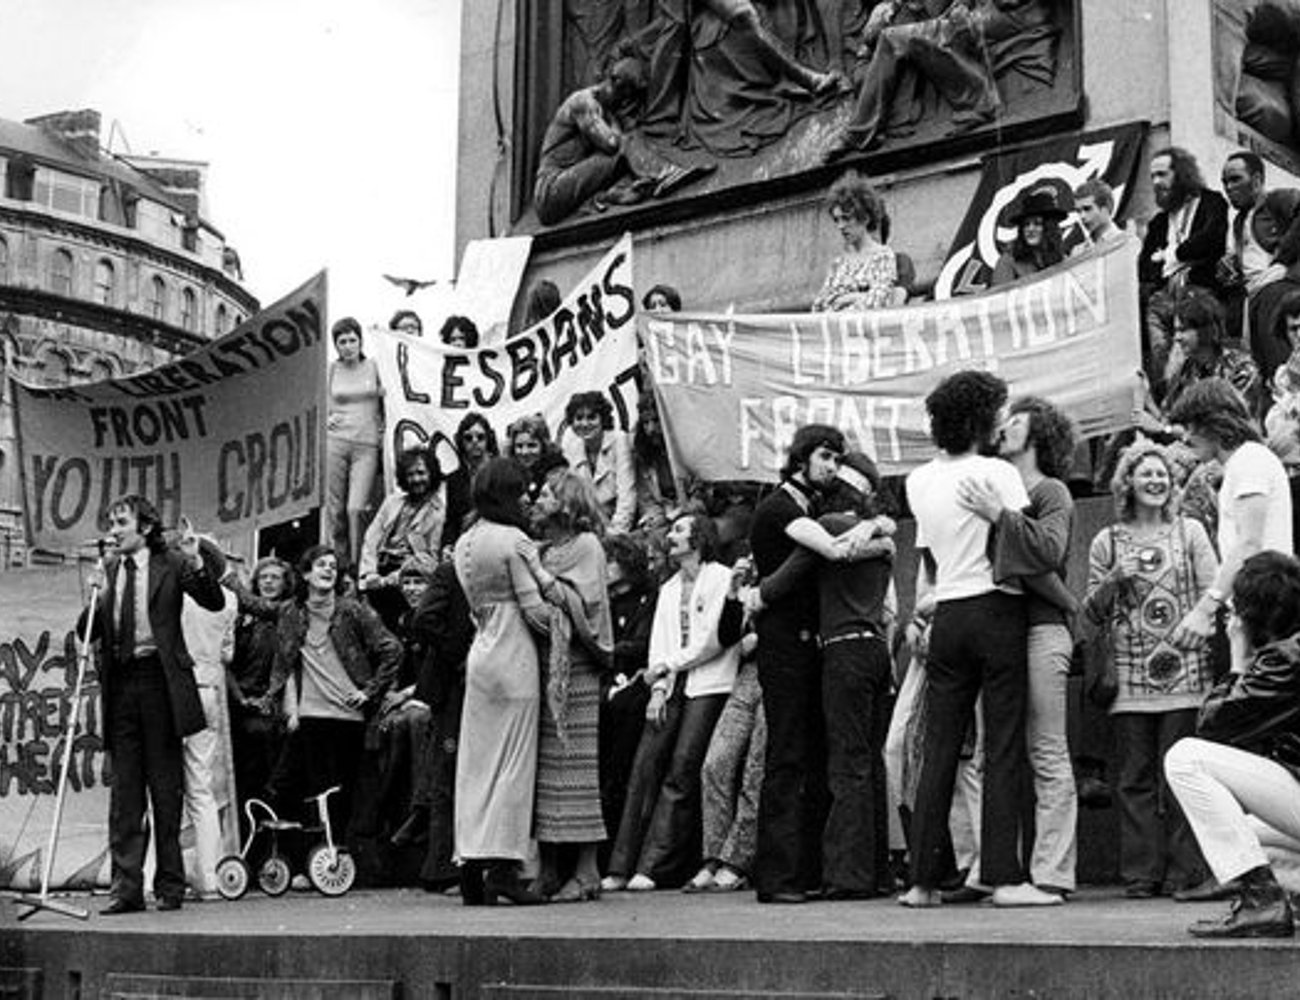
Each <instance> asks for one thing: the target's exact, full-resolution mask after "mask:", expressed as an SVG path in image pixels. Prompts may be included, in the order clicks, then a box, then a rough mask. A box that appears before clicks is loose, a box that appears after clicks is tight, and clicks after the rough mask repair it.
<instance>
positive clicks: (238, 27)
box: [0, 0, 461, 321]
mask: <svg viewBox="0 0 1300 1000" xmlns="http://www.w3.org/2000/svg"><path fill="white" fill-rule="evenodd" d="M0 7H3V15H0V22H2V23H3V29H2V30H3V58H0V95H2V96H0V117H4V118H9V119H13V120H22V119H24V118H30V117H33V116H35V115H40V114H46V113H49V112H53V111H62V110H71V109H74V108H83V107H85V108H94V109H96V110H98V111H99V112H100V113H101V115H102V116H103V131H102V133H101V137H100V138H101V142H102V143H105V144H107V143H108V142H109V138H110V129H111V127H112V123H113V122H114V121H116V122H117V123H118V126H119V130H118V132H117V133H116V135H114V136H113V139H112V142H113V147H112V148H113V150H114V151H115V152H127V151H130V152H132V153H135V154H150V153H154V152H157V153H158V154H160V155H163V156H171V157H177V158H183V159H194V160H205V161H207V162H208V164H209V172H208V188H207V194H208V215H209V221H210V222H212V223H213V224H214V225H215V226H216V227H217V228H218V229H219V230H221V232H222V233H223V234H224V235H225V237H226V239H227V241H228V242H229V243H230V244H231V245H232V246H234V247H235V248H236V249H237V250H238V251H239V253H240V256H241V258H242V259H243V264H244V276H245V279H246V282H247V284H248V286H249V289H250V290H251V291H252V292H253V294H255V295H257V296H258V297H259V298H260V299H262V301H263V302H264V303H270V302H271V301H273V300H274V299H276V298H278V297H279V296H280V295H282V294H284V293H286V292H288V291H290V290H291V289H292V288H294V287H295V286H296V285H297V284H299V283H300V282H302V281H303V280H305V279H306V278H308V277H310V276H311V275H312V274H314V273H315V272H316V271H317V270H319V269H320V268H321V267H326V266H327V267H329V269H330V281H331V296H330V297H331V311H332V313H333V314H334V315H336V316H337V315H338V314H340V313H341V312H351V313H354V314H356V315H358V317H361V318H363V319H365V320H367V321H369V320H374V319H379V318H385V319H386V317H387V313H388V312H389V311H390V310H391V308H392V306H393V305H395V304H396V297H397V296H398V295H400V293H396V292H394V290H393V289H392V288H391V287H389V286H387V285H386V283H385V282H383V281H382V279H381V278H380V275H381V274H382V273H384V272H388V273H392V274H399V275H403V276H411V277H419V278H432V277H448V276H450V275H451V274H452V270H453V260H452V255H453V239H454V235H453V222H454V212H455V192H454V184H455V156H456V93H457V76H458V72H459V66H458V63H459V56H458V53H459V42H460V7H461V0H364V2H363V0H0ZM128 144H129V145H128Z"/></svg>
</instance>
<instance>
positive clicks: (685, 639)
mask: <svg viewBox="0 0 1300 1000" xmlns="http://www.w3.org/2000/svg"><path fill="white" fill-rule="evenodd" d="M717 549H718V534H717V529H716V528H715V527H714V525H713V521H712V520H711V519H710V518H709V517H708V516H707V515H706V514H683V515H681V516H680V517H678V518H677V519H676V520H675V521H673V523H672V526H671V527H670V528H669V530H668V554H669V558H671V559H672V560H673V561H674V562H676V564H677V567H678V569H677V572H676V573H675V574H673V576H672V577H670V578H669V580H668V581H667V582H666V583H665V584H664V585H663V586H662V587H661V588H660V589H659V599H658V602H657V603H656V605H655V617H654V626H653V628H652V631H651V633H650V656H649V667H648V669H647V671H646V674H645V678H646V683H648V684H650V685H651V695H650V702H649V704H648V705H647V707H646V722H647V725H646V728H645V731H644V732H643V733H642V735H641V743H640V746H638V747H637V753H636V759H635V761H634V763H633V765H632V782H631V786H630V787H629V788H628V795H627V801H626V802H625V804H624V807H623V815H622V818H621V820H620V822H619V827H618V838H617V839H616V840H615V842H614V850H613V853H612V854H611V855H610V861H609V874H608V876H607V877H606V879H605V881H604V883H603V888H605V889H606V890H610V891H615V890H619V889H624V888H627V889H632V890H649V889H655V888H658V887H660V886H678V885H681V884H682V883H684V882H685V881H686V880H687V879H688V878H690V876H691V875H692V874H693V873H694V872H695V870H696V869H697V868H698V867H699V862H700V837H701V822H700V767H701V766H702V764H703V763H704V755H705V753H706V752H707V751H708V749H709V738H710V737H711V736H712V735H713V727H714V725H715V724H716V723H717V721H718V716H719V715H720V714H721V713H722V709H723V706H725V705H726V703H727V696H728V695H729V694H730V693H731V688H732V685H733V684H734V683H735V680H736V668H737V665H738V663H739V658H740V656H739V647H738V646H728V647H726V648H723V647H722V646H721V645H720V644H719V642H718V618H719V617H720V616H721V614H722V607H723V602H724V601H725V600H726V597H727V591H728V588H729V587H730V584H731V570H729V569H728V568H727V567H726V566H725V565H723V564H722V563H720V562H717V554H716V553H717ZM629 876H630V878H629Z"/></svg>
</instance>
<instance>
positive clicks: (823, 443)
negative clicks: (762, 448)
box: [749, 424, 875, 903]
mask: <svg viewBox="0 0 1300 1000" xmlns="http://www.w3.org/2000/svg"><path fill="white" fill-rule="evenodd" d="M843 454H844V435H843V434H841V433H840V432H839V431H838V430H836V429H835V428H834V427H830V426H827V425H826V424H808V425H807V426H804V427H800V428H799V429H798V430H797V431H795V434H794V440H793V441H792V442H791V444H790V451H789V454H788V455H787V458H786V464H785V468H783V469H782V470H781V476H782V478H781V485H780V486H779V487H777V489H776V490H775V491H773V492H772V493H771V494H769V495H768V496H767V497H765V498H764V499H763V500H762V501H761V502H760V503H759V505H758V507H757V508H756V509H755V511H754V520H753V523H752V526H751V528H750V534H749V541H750V549H751V552H752V554H753V557H754V565H755V568H756V569H757V570H758V573H759V575H760V577H766V576H770V575H771V574H772V573H775V572H776V571H777V569H779V568H780V567H781V565H782V563H784V562H785V560H786V557H787V556H789V555H790V554H791V553H792V552H793V551H794V549H795V547H796V546H798V545H803V546H805V547H807V548H810V549H812V550H813V551H814V552H816V553H817V554H818V555H820V556H822V557H823V558H825V559H829V560H834V561H840V560H844V559H852V558H856V557H858V556H860V555H862V554H863V549H864V548H865V543H866V542H867V541H868V540H869V539H870V535H871V534H872V533H874V529H875V525H874V523H871V522H868V523H867V524H865V525H864V526H863V528H864V529H865V530H858V529H855V530H854V531H850V532H848V533H846V534H843V535H841V536H839V537H838V538H833V537H832V536H831V535H830V533H829V532H827V531H826V529H825V528H823V527H822V526H821V525H820V524H818V523H817V521H816V520H815V517H816V515H817V511H816V504H817V501H818V499H819V497H820V495H821V493H822V492H823V491H825V490H826V489H827V488H828V487H829V486H830V485H831V484H832V483H834V482H835V475H836V471H837V469H838V467H839V462H840V457H841V456H842V455H843ZM817 619H818V606H817V588H816V587H803V588H800V589H798V590H796V591H795V592H794V593H792V594H789V595H787V596H786V597H784V598H782V599H781V600H779V601H774V602H773V603H772V604H770V605H768V606H767V607H766V608H764V609H763V610H762V613H761V614H760V615H759V616H758V621H757V633H758V677H759V683H760V684H761V685H762V688H763V709H764V711H765V713H766V714H767V765H766V771H765V773H764V776H763V790H762V793H761V797H760V800H759V809H758V852H757V859H756V863H755V888H756V889H757V890H758V901H759V902H760V903H802V902H805V901H806V899H807V898H808V897H807V893H808V890H810V889H812V890H815V889H819V888H820V886H821V837H822V828H823V826H824V825H825V822H826V811H827V808H828V804H829V796H828V792H827V787H826V736H825V722H824V720H823V717H822V705H821V697H822V695H821V691H822V679H821V658H820V656H819V654H818V648H817V639H818V637H817V625H818V621H817Z"/></svg>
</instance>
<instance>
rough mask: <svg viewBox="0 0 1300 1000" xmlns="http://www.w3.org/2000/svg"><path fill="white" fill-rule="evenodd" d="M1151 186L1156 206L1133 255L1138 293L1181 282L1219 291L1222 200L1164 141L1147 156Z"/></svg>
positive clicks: (1189, 160)
mask: <svg viewBox="0 0 1300 1000" xmlns="http://www.w3.org/2000/svg"><path fill="white" fill-rule="evenodd" d="M1151 188H1152V190H1153V191H1154V192H1155V196H1156V204H1157V205H1158V206H1159V207H1160V211H1159V212H1157V213H1156V214H1155V215H1154V216H1153V217H1152V219H1151V222H1150V223H1149V224H1148V226H1147V235H1146V239H1144V240H1143V241H1142V255H1141V256H1140V257H1139V258H1138V281H1139V282H1141V284H1142V290H1143V293H1144V295H1149V294H1151V292H1154V291H1159V290H1162V289H1176V288H1180V287H1182V286H1183V285H1199V286H1200V287H1202V288H1207V289H1209V290H1210V291H1212V292H1215V293H1216V294H1217V293H1218V291H1219V283H1218V279H1217V277H1216V276H1215V269H1216V268H1217V267H1218V264H1219V260H1220V259H1221V258H1222V257H1223V250H1224V247H1225V246H1226V245H1227V240H1228V203H1227V201H1225V200H1224V198H1223V195H1221V194H1219V193H1218V192H1217V191H1211V190H1210V189H1209V188H1207V187H1206V186H1205V180H1204V178H1203V177H1202V176H1201V170H1200V167H1198V166H1197V164H1196V158H1195V157H1194V156H1192V154H1191V153H1189V152H1187V150H1185V149H1180V148H1178V147H1177V146H1170V147H1168V148H1166V149H1162V150H1160V151H1159V152H1158V153H1156V154H1155V155H1154V156H1152V157H1151Z"/></svg>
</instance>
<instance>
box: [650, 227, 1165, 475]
mask: <svg viewBox="0 0 1300 1000" xmlns="http://www.w3.org/2000/svg"><path fill="white" fill-rule="evenodd" d="M1136 258H1137V244H1136V242H1135V241H1132V240H1125V241H1122V242H1119V243H1116V244H1114V245H1112V246H1110V247H1109V248H1107V249H1105V250H1096V251H1091V252H1089V253H1088V254H1086V255H1083V256H1081V257H1079V258H1075V259H1073V260H1072V261H1070V262H1068V263H1067V264H1063V265H1059V266H1058V267H1056V268H1054V269H1052V270H1050V271H1046V272H1043V275H1042V276H1041V277H1037V278H1035V279H1033V280H1027V281H1021V282H1016V283H1015V284H1012V285H1006V286H1003V287H1000V288H997V289H995V290H994V291H991V292H986V293H984V294H982V295H974V296H969V297H964V298H959V299H950V300H948V301H944V302H927V303H922V304H918V305H914V306H904V307H902V308H898V309H880V310H875V311H871V312H862V313H817V314H808V313H801V314H789V315H754V316H744V315H731V314H724V315H706V314H689V313H675V314H674V313H670V314H666V315H660V316H653V317H643V319H642V337H643V340H644V346H645V350H646V357H647V361H648V365H649V369H650V375H651V381H652V383H653V385H654V387H655V392H656V395H657V396H658V400H659V409H660V413H661V415H662V419H663V424H664V433H665V438H666V440H667V444H668V448H669V454H670V456H671V457H672V459H673V464H674V467H675V470H676V472H677V474H678V475H679V476H686V475H689V476H695V477H697V478H700V479H703V480H757V481H764V480H767V481H770V480H775V479H777V478H778V473H779V469H780V466H781V463H782V462H783V460H784V458H785V452H786V449H787V448H788V447H789V444H790V440H791V438H792V437H793V435H794V431H795V429H796V428H797V427H799V426H801V425H803V424H807V423H828V424H833V425H835V426H836V427H839V428H840V429H841V430H843V431H844V433H845V435H846V437H847V438H848V446H849V448H850V449H860V450H862V451H865V452H866V453H867V454H869V455H871V456H873V457H874V458H875V460H876V462H877V463H878V464H879V466H880V469H881V472H882V473H883V474H885V475H897V474H902V473H906V472H907V471H909V470H910V469H912V468H915V467H916V466H917V465H920V464H921V463H923V462H925V461H927V460H929V459H930V458H931V457H932V456H933V455H934V445H933V444H932V443H931V440H930V436H929V432H928V427H927V420H926V413H925V397H926V395H927V394H928V393H929V392H930V390H931V389H933V388H934V386H935V385H936V384H937V383H938V382H939V381H940V380H941V379H942V378H944V377H945V376H947V375H950V374H952V373H953V372H956V371H959V370H961V369H964V368H982V369H985V370H988V371H992V372H995V373H996V374H997V375H999V376H1000V377H1002V378H1004V379H1005V380H1006V381H1007V382H1008V383H1010V386H1011V391H1012V394H1013V395H1019V394H1033V395H1037V396H1044V397H1046V398H1047V399H1050V400H1051V401H1052V402H1054V403H1055V404H1057V405H1058V406H1060V407H1061V408H1062V409H1063V410H1064V411H1065V412H1066V413H1067V414H1069V415H1070V417H1072V418H1073V420H1074V421H1075V424H1076V426H1077V428H1078V430H1079V432H1080V433H1081V434H1082V435H1085V436H1092V435H1096V434H1104V433H1108V432H1110V431H1114V430H1118V429H1119V428H1121V427H1125V426H1128V425H1129V423H1130V422H1131V412H1132V408H1133V392H1134V390H1135V388H1136V386H1137V374H1136V373H1137V371H1138V368H1139V367H1140V350H1139V334H1138V292H1137V275H1136V269H1135V262H1136Z"/></svg>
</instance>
